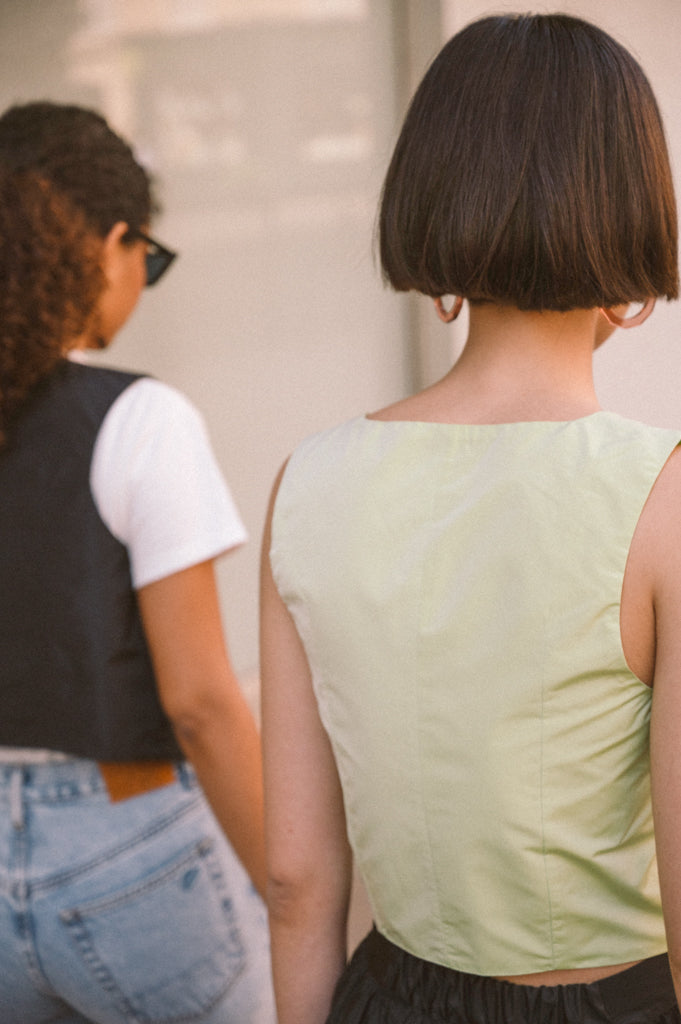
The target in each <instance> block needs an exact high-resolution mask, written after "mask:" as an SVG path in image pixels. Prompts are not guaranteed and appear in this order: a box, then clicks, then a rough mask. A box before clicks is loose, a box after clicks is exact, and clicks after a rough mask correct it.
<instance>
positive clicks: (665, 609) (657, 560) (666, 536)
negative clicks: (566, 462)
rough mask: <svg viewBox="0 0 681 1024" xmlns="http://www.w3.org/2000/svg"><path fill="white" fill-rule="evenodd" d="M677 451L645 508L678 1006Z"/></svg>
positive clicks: (659, 782) (658, 764)
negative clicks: (650, 574)
mask: <svg viewBox="0 0 681 1024" xmlns="http://www.w3.org/2000/svg"><path fill="white" fill-rule="evenodd" d="M680 511H681V452H679V450H678V449H677V451H676V452H675V454H674V456H673V457H672V459H671V460H670V462H669V464H668V465H667V466H666V467H665V469H664V471H663V473H662V474H661V476H660V478H659V480H658V482H657V483H656V485H655V488H654V490H653V493H652V495H651V499H650V500H649V503H648V506H647V507H646V510H645V517H646V519H645V526H646V530H647V532H646V535H645V536H646V537H647V538H648V550H649V564H650V566H651V567H652V581H653V582H652V588H653V606H654V611H655V634H656V642H655V669H654V676H653V708H652V717H651V729H650V745H651V781H652V795H653V814H654V819H655V843H656V847H657V860H658V867H659V872H660V886H661V891H662V907H663V910H664V919H665V928H666V932H667V944H668V948H669V961H670V965H671V969H672V975H673V978H674V988H675V991H676V998H677V1002H678V1003H679V1005H680V1006H681V528H680V525H679V524H680V516H679V512H680Z"/></svg>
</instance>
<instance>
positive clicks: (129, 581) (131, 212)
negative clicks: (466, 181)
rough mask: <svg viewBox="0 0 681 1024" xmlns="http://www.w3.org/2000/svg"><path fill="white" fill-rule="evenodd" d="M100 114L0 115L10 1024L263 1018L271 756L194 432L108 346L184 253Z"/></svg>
mask: <svg viewBox="0 0 681 1024" xmlns="http://www.w3.org/2000/svg"><path fill="white" fill-rule="evenodd" d="M153 210H154V204H153V201H152V195H151V189H150V181H149V177H148V175H147V173H146V171H145V170H144V168H143V167H141V166H140V164H139V163H138V162H137V160H136V159H135V157H134V155H133V153H132V151H131V149H130V147H129V146H128V145H127V143H125V142H124V141H123V140H122V139H121V138H119V137H118V136H117V135H116V134H115V133H114V132H113V131H112V130H111V129H110V128H109V127H108V125H107V124H106V122H105V121H104V120H103V118H101V117H100V116H99V115H98V114H96V113H94V112H93V111H89V110H85V109H82V108H79V107H74V106H62V105H57V104H52V103H32V104H27V105H24V106H18V107H14V108H11V109H10V110H8V111H7V112H6V113H5V114H4V115H3V116H2V117H0V536H1V537H2V541H1V543H0V574H1V575H2V578H3V581H4V583H3V586H2V588H0V707H1V708H2V713H1V714H0V803H1V804H2V808H3V814H2V817H1V819H0V1019H2V1021H3V1024H32V1022H35V1024H38V1022H40V1021H46V1020H50V1021H51V1022H55V1024H56V1022H63V1024H76V1022H88V1021H89V1022H97V1024H100V1022H101V1024H124V1022H127V1021H131V1020H140V1021H142V1020H144V1021H161V1020H163V1021H180V1020H182V1021H185V1020H186V1021H189V1020H191V1021H196V1022H203V1024H226V1022H231V1021H233V1022H235V1024H249V1022H252V1024H271V1021H272V1020H273V1009H272V999H271V993H270V987H269V955H268V940H267V930H266V921H265V915H264V910H263V905H262V901H261V899H260V896H259V895H258V892H257V891H256V890H259V891H260V892H262V891H263V887H264V853H263V836H262V786H261V772H260V765H259V739H258V735H257V731H256V727H255V723H254V721H253V718H252V716H251V713H250V711H249V709H248V707H247V705H246V703H245V701H244V698H243V696H242V694H241V692H240V689H239V686H238V683H237V681H236V678H235V676H234V673H233V670H232V668H231V665H230V661H229V657H228V653H227V650H226V646H225V643H224V639H223V634H222V628H221V621H220V612H219V607H218V598H217V593H216V586H215V578H214V570H213V562H214V559H215V558H216V557H217V556H218V555H220V554H221V553H223V552H225V551H228V550H229V549H231V548H233V547H235V546H236V545H239V544H241V543H242V542H243V541H244V539H245V533H244V528H243V525H242V523H241V520H240V518H239V515H238V512H237V510H236V508H235V506H234V503H233V501H232V498H231V495H230V493H229V491H228V489H227V487H226V485H225V483H224V481H223V479H222V477H221V474H220V472H219V470H218V468H217V465H216V463H215V459H214V457H213V455H212V452H211V449H210V445H209V442H208V439H207V436H206V432H205V427H204V425H203V421H202V420H201V418H200V416H199V414H198V413H197V412H196V410H195V409H194V408H193V406H191V405H190V403H189V402H188V401H187V400H186V399H185V398H184V397H183V396H182V395H180V394H179V393H177V392H176V391H174V390H173V389H171V388H169V387H167V386H165V385H163V384H161V383H160V382H158V381H155V380H152V379H150V378H148V377H143V376H139V375H135V374H130V373H124V372H122V371H118V370H112V369H107V368H103V367H95V366H88V365H86V364H85V363H84V362H83V361H82V360H81V361H79V360H77V359H75V358H69V357H70V356H71V355H73V354H74V353H77V351H78V350H82V349H87V348H97V349H101V348H105V347H106V346H107V345H108V344H109V343H110V342H111V341H112V339H113V338H114V336H115V334H116V332H117V331H118V329H119V328H120V327H121V326H122V325H123V324H124V323H125V321H126V320H127V318H128V317H129V315H130V314H131V313H132V311H133V309H134V308H135V306H136V304H137V301H138V299H139V297H140V294H141V292H142V289H143V288H144V286H145V284H153V283H154V282H155V281H157V280H158V278H159V277H160V276H161V274H162V273H163V272H164V271H165V270H166V269H167V267H168V266H169V264H170V263H171V261H172V259H173V253H171V252H170V251H169V250H167V249H165V248H164V247H163V246H161V245H160V244H159V243H157V242H154V241H153V240H152V239H151V238H150V237H149V236H148V233H147V232H148V225H149V222H150V219H151V215H152V213H153Z"/></svg>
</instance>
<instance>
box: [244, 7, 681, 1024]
mask: <svg viewBox="0 0 681 1024" xmlns="http://www.w3.org/2000/svg"><path fill="white" fill-rule="evenodd" d="M380 252H381V261H382V266H383V271H384V274H385V277H386V279H387V281H388V282H389V283H390V284H391V285H392V286H393V287H394V288H395V289H397V290H398V291H408V290H414V291H416V292H419V293H421V294H423V295H427V296H430V297H431V298H432V299H434V300H435V307H436V310H437V313H438V315H439V316H440V318H441V319H444V320H446V321H449V320H452V319H453V318H454V317H455V316H456V314H457V313H458V311H459V309H460V308H461V306H462V303H463V301H464V300H467V302H468V307H469V325H468V337H467V341H466V345H465V347H464V349H463V353H462V354H461V356H460V358H459V359H458V361H457V362H456V363H455V365H454V366H453V368H452V369H451V370H450V372H449V373H447V375H446V376H445V377H444V378H443V379H442V380H440V381H439V382H437V383H435V384H434V385H432V386H431V387H428V388H426V389H425V390H423V391H421V392H419V393H417V394H415V395H412V396H410V397H408V398H405V399H403V400H401V401H398V402H397V403H396V404H394V405H391V406H389V407H388V408H385V409H382V410H379V411H377V412H374V413H372V414H371V415H368V416H366V415H361V416H357V417H355V418H354V419H352V420H350V421H349V422H347V423H345V424H341V425H340V426H338V427H334V428H332V429H330V430H327V431H325V432H324V433H322V434H318V435H316V436H314V437H312V438H309V439H308V440H307V441H304V442H303V443H302V444H301V445H300V446H299V447H298V448H297V449H296V451H295V452H294V453H293V455H292V456H291V458H290V460H289V461H288V464H287V465H286V467H285V469H284V470H283V472H282V474H281V477H280V480H279V482H278V484H277V488H276V492H275V495H274V498H273V501H272V512H271V514H270V518H269V522H268V530H267V533H266V540H265V544H264V552H263V554H264V557H263V578H262V626H263V644H262V673H263V676H262V678H263V744H264V752H265V796H266V800H265V809H266V832H267V833H268V836H267V851H268V870H269V877H270V880H269V891H270V898H269V906H270V919H271V932H272V958H273V968H274V979H275V991H276V998H277V1009H278V1012H279V1024H322V1022H323V1021H328V1024H407V1022H409V1024H444V1022H445V1021H447V1022H450V1024H457V1022H460V1024H502V1022H503V1024H528V1022H535V1024H539V1022H542V1024H605V1022H610V1024H615V1022H618V1024H645V1022H647V1024H653V1022H656V1024H663V1022H665V1024H679V1021H680V1020H681V1018H680V1017H679V1011H678V1008H677V998H678V999H681V862H680V857H679V851H680V850H681V529H680V526H679V524H680V522H681V517H680V516H679V509H680V508H681V452H680V450H679V443H680V442H681V430H680V429H678V428H677V429H661V428H656V427H651V426H648V425H645V424H642V423H636V422H634V421H632V420H628V419H626V418H623V417H620V416H617V415H615V414H614V413H611V412H608V411H605V410H602V409H601V407H600V404H599V401H598V398H597V395H596V392H595V388H594V379H593V354H594V349H595V348H596V347H597V346H598V345H600V344H602V343H603V342H604V341H605V340H606V338H607V337H608V336H609V335H610V334H611V333H612V331H613V330H614V328H615V326H616V325H618V326H624V327H628V326H635V325H636V324H638V323H641V322H642V321H643V319H645V317H646V316H647V315H648V314H649V313H650V312H651V310H652V307H653V306H654V304H655V299H656V298H659V297H665V298H667V299H672V298H676V297H677V294H678V271H677V221H676V206H675V200H674V192H673V187H672V178H671V172H670V167H669V160H668V155H667V149H666V144H665V138H664V132H663V128H662V124H661V120H660V115H659V111H658V108H657V104H656V102H655V98H654V96H653V94H652V91H651V88H650V85H649V83H648V81H647V79H646V77H645V75H644V74H643V72H642V70H641V68H640V67H639V65H638V64H637V62H636V61H635V60H634V58H633V57H632V56H631V55H630V54H629V53H628V52H627V51H626V50H625V49H624V48H623V47H622V46H621V45H620V44H618V43H617V42H616V41H615V40H614V39H612V38H611V37H610V36H608V35H607V34H606V33H605V32H603V31H601V30H600V29H599V28H597V27H596V26H594V25H590V24H588V23H587V22H584V21H582V20H580V19H576V18H571V17H569V16H567V15H560V14H556V15H548V14H547V15H535V16H532V15H507V16H500V17H490V18H484V19H481V20H480V21H477V22H474V23H473V24H471V25H469V26H467V27H466V28H464V29H463V30H462V31H461V32H460V33H458V34H457V35H456V36H454V37H453V38H452V39H451V40H450V41H449V42H448V43H447V44H446V45H445V47H444V48H443V49H442V51H441V52H440V53H439V55H438V56H437V57H436V58H435V60H434V62H433V64H432V65H431V67H430V68H429V69H428V71H427V73H426V75H425V78H424V79H423V81H422V83H421V85H420V86H419V88H418V90H417V92H416V94H415V97H414V99H413V101H412V104H411V106H410V109H409V111H408V113H407V117H406V120H405V122H404V125H403V128H402V131H401V133H400V136H399V138H398V141H397V144H396V148H395V151H394V154H393V158H392V161H391V163H390V165H389V168H388V172H387V176H386V179H385V185H384V190H383V196H382V203H381V211H380ZM448 296H449V298H447V297H448ZM452 296H456V298H455V299H452V298H451V297H452ZM629 304H631V306H632V308H631V310H629V312H627V310H626V307H627V306H628V305H629ZM639 307H640V308H639ZM653 821H654V824H655V831H654V829H653ZM351 850H352V853H353V854H354V857H355V859H356V863H357V865H358V867H359V870H360V872H361V874H362V876H363V878H364V881H365V883H366V888H367V891H368V895H369V898H370V902H371V906H372V910H373V914H374V922H375V928H374V930H373V931H372V932H371V933H370V935H369V936H368V937H367V938H366V939H365V941H364V942H362V943H361V944H360V946H359V948H358V950H357V951H356V953H355V955H354V956H353V959H352V960H351V962H350V963H349V964H348V965H347V966H346V963H345V959H346V957H345V954H346V934H345V924H346V918H347V906H348V893H349V889H350V879H351V870H350V867H351V862H352V858H351V853H350V851H351ZM658 867H659V873H658ZM667 951H668V952H667ZM675 991H676V998H675Z"/></svg>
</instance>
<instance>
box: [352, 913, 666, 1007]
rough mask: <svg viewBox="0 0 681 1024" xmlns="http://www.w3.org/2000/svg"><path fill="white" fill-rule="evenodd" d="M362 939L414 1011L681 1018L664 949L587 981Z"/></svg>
mask: <svg viewBox="0 0 681 1024" xmlns="http://www.w3.org/2000/svg"><path fill="white" fill-rule="evenodd" d="M366 941H367V950H366V952H367V966H368V970H369V972H370V974H371V975H372V977H373V978H374V979H375V981H376V982H378V984H379V985H380V986H381V988H382V989H384V990H388V991H390V992H391V993H393V994H394V996H395V997H396V998H397V999H399V1000H400V1001H403V1002H404V1003H405V1004H406V1005H409V1006H413V1008H414V1010H415V1011H416V1012H421V1013H423V1012H424V1011H425V1012H427V1013H433V1014H434V1018H435V1019H440V1018H442V1019H443V1020H444V1019H450V1017H451V1019H452V1020H458V1019H464V1020H467V1021H469V1022H471V1024H483V1022H494V1021H510V1022H517V1024H521V1022H526V1021H528V1020H531V1021H536V1022H537V1024H540V1022H546V1024H548V1022H549V1021H550V1022H551V1024H560V1022H563V1024H567V1022H579V1024H603V1022H604V1021H608V1022H611V1024H625V1022H626V1024H645V1022H653V1021H662V1020H665V1021H666V1020H667V1019H668V1020H669V1021H678V1020H679V1019H681V1018H679V1015H678V1010H677V1009H676V1005H677V1004H676V997H675V994H674V986H673V982H672V976H671V971H670V968H669V959H668V957H667V954H666V953H663V954H660V955H659V956H654V957H650V958H648V959H646V960H642V961H641V963H639V964H637V965H636V966H635V967H630V968H628V969H627V970H624V971H620V972H618V973H617V974H614V975H611V976H610V977H608V978H605V979H603V980H602V981H596V982H592V983H591V984H589V985H585V984H570V985H540V986H534V985H518V984H515V983H513V982H507V981H497V980H496V979H495V978H488V977H483V976H480V975H476V974H466V973H464V972H462V971H457V970H452V969H451V968H448V967H443V966H440V965H439V964H433V963H430V962H428V961H426V960H420V959H419V958H418V957H416V956H413V955H412V954H411V953H407V952H406V951H405V950H403V949H401V948H400V947H398V946H396V945H394V944H393V943H392V942H390V941H389V940H388V939H386V938H385V937H384V936H383V935H381V934H380V933H379V932H378V931H377V930H376V929H374V930H373V931H372V932H371V933H370V935H369V936H368V938H367V940H366ZM667 1012H668V1013H669V1017H668V1018H667V1017H666V1016H665V1015H666V1014H667Z"/></svg>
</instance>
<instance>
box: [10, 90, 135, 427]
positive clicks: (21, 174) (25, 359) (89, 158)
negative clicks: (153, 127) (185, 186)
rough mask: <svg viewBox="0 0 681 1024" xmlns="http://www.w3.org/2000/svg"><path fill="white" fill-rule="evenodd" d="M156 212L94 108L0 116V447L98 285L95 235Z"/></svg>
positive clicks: (20, 110) (16, 110) (84, 323)
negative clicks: (118, 223)
mask: <svg viewBox="0 0 681 1024" xmlns="http://www.w3.org/2000/svg"><path fill="white" fill-rule="evenodd" d="M154 210H155V204H154V202H153V199H152V195H151V182H150V178H149V175H148V174H147V172H146V171H145V170H144V168H143V167H142V166H141V165H140V164H139V163H138V162H137V160H136V159H135V157H134V155H133V152H132V150H131V149H130V147H129V146H128V144H127V143H126V142H124V141H123V140H122V139H121V138H120V137H119V136H118V135H116V134H115V133H114V132H113V131H112V130H111V128H109V126H108V124H107V123H106V121H105V120H104V118H102V117H101V116H100V115H99V114H97V113H96V112H95V111H92V110H87V109H84V108H82V107H75V106H68V105H61V104H54V103H47V102H41V103H30V104H25V105H23V106H16V107H12V108H10V109H9V110H8V111H6V112H5V114H3V115H2V117H0V447H2V446H3V445H4V444H6V442H7V430H8V427H9V426H10V425H11V422H12V419H13V418H14V417H15V416H16V415H17V413H18V412H19V410H20V409H21V407H22V406H23V404H24V403H25V401H26V399H27V398H28V396H29V395H30V393H31V392H32V390H33V388H34V387H35V385H36V384H37V383H38V382H39V381H40V380H41V379H43V378H44V377H46V376H48V375H49V374H50V373H51V372H52V371H53V370H54V369H55V368H56V366H57V365H58V364H59V363H60V362H61V361H62V359H64V357H65V354H66V352H67V351H68V350H69V348H71V347H73V346H74V344H75V343H76V342H77V340H78V339H79V338H80V337H81V336H82V334H83V332H84V331H85V330H86V329H87V328H88V325H90V324H91V322H92V318H93V316H94V315H95V310H96V306H97V301H98V298H99V296H100V294H101V292H102V290H103V288H104V287H105V278H104V275H103V272H102V269H101V266H100V254H101V248H102V241H103V239H104V238H105V237H106V235H107V234H108V232H109V230H110V229H111V228H112V227H113V226H114V224H116V223H117V222H119V221H125V222H126V223H127V224H128V225H129V227H130V241H132V240H133V238H134V232H135V231H137V230H140V229H142V228H144V227H145V226H146V225H147V224H148V223H149V220H150V218H151V215H152V212H154Z"/></svg>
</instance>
